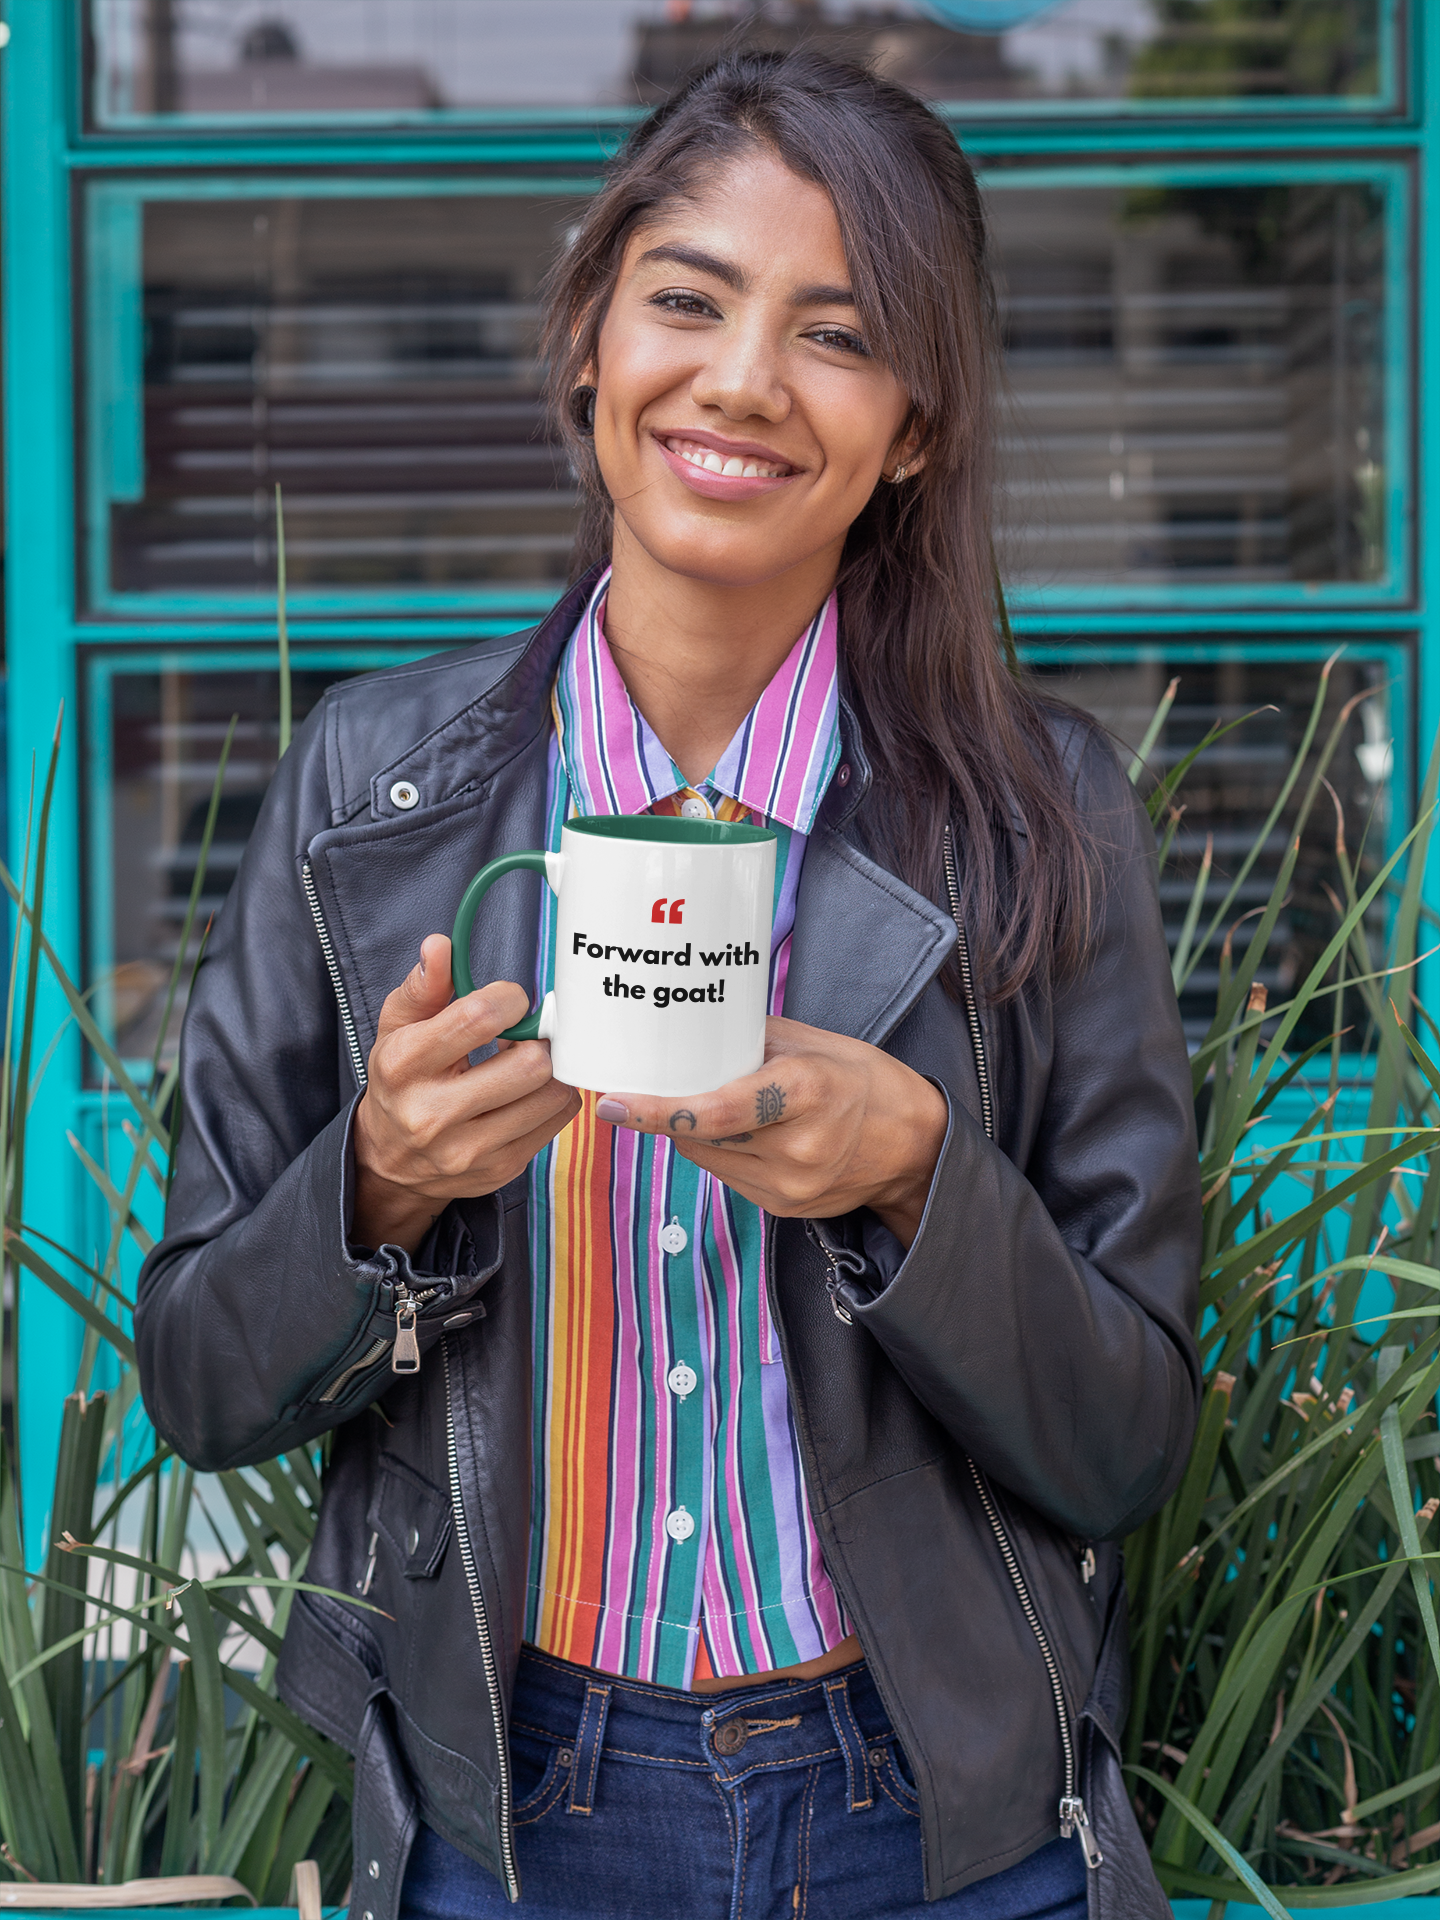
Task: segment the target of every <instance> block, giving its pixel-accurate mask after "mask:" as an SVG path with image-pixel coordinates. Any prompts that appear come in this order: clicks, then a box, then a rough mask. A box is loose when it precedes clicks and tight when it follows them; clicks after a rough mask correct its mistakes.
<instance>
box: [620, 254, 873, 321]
mask: <svg viewBox="0 0 1440 1920" xmlns="http://www.w3.org/2000/svg"><path fill="white" fill-rule="evenodd" d="M652 263H654V264H656V265H660V264H663V263H668V264H669V265H672V266H677V267H689V268H690V269H691V271H692V272H694V273H708V274H710V275H711V277H712V278H713V279H716V280H720V281H723V283H724V284H725V285H726V286H727V287H731V288H733V289H734V291H735V292H736V293H744V292H745V291H746V290H747V288H748V287H749V284H750V283H749V280H748V278H747V277H746V275H745V274H744V273H743V272H742V271H741V270H740V268H739V267H737V266H735V265H734V264H733V263H732V262H731V261H729V260H722V259H721V258H720V257H719V255H718V254H714V253H706V252H704V251H703V250H702V249H701V248H699V247H686V246H682V245H679V244H673V245H666V246H661V247H650V248H649V249H647V251H646V252H644V253H642V254H641V256H640V258H639V260H638V261H637V262H636V264H637V265H638V266H642V267H643V266H649V265H650V264H652ZM790 304H791V306H792V307H853V306H854V304H855V296H854V294H853V293H852V292H851V291H850V289H849V287H833V286H825V285H823V284H822V285H816V286H808V287H797V288H796V289H795V291H794V293H793V294H791V296H790Z"/></svg>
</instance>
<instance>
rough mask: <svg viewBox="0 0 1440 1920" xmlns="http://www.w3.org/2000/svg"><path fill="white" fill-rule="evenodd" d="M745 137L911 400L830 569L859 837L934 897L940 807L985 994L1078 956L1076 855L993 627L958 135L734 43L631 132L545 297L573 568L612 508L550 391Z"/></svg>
mask: <svg viewBox="0 0 1440 1920" xmlns="http://www.w3.org/2000/svg"><path fill="white" fill-rule="evenodd" d="M756 145H762V146H765V147H768V148H770V149H771V150H772V151H773V152H774V153H775V154H776V155H777V156H778V157H779V158H780V159H781V160H782V161H783V162H784V163H785V165H786V166H788V167H789V168H790V169H791V170H792V171H793V172H794V173H796V174H798V175H799V176H800V177H801V178H802V179H805V180H809V181H813V182H814V183H815V184H816V185H818V186H821V187H823V188H824V189H825V191H826V192H827V193H828V194H829V196H830V199H831V201H832V203H833V204H834V207H835V212H836V215H837V218H838V220H839V224H840V232H841V235H842V237H843V240H844V246H845V254H846V259H847V260H848V262H849V267H850V276H851V285H852V287H853V290H854V294H855V303H856V309H857V312H858V315H859V318H860V322H861V326H862V328H863V329H864V332H865V335H866V338H867V340H868V342H869V344H870V346H871V350H872V351H873V352H875V353H877V354H878V355H879V357H880V358H881V359H882V360H883V361H884V362H885V364H886V365H887V366H889V367H890V368H891V370H892V371H893V372H894V374H895V375H896V377H897V379H899V381H900V382H901V384H902V385H903V386H904V388H905V390H906V392H907V393H908V395H909V396H910V401H911V405H912V407H913V410H914V413H913V424H914V425H915V426H916V427H917V428H918V430H919V443H918V445H919V449H920V450H921V451H923V453H924V456H925V458H924V464H923V466H922V468H921V470H920V472H919V473H918V474H916V475H914V476H913V477H912V478H909V479H906V480H904V481H903V482H901V483H900V484H899V485H891V484H889V483H888V482H885V481H882V482H881V483H880V484H879V485H878V486H877V487H876V489H875V492H874V494H873V495H872V497H871V499H870V501H869V502H868V504H867V505H866V507H865V508H864V510H863V511H862V512H861V514H860V516H859V518H858V519H857V520H856V521H855V523H854V525H853V526H852V527H851V529H850V533H849V536H848V539H847V541H846V545H845V553H844V559H843V562H842V566H841V572H840V581H839V587H840V610H841V636H842V669H843V673H844V684H845V692H846V697H847V698H848V699H849V701H850V702H851V704H852V706H853V707H854V708H855V710H856V713H857V716H858V719H859V721H860V725H861V729H862V734H863V738H864V743H865V748H866V751H867V753H868V755H869V757H870V760H871V763H872V765H873V768H874V772H875V780H874V785H873V787H872V789H871V793H870V795H869V797H868V799H867V801H866V803H865V808H864V812H863V814H862V816H861V818H862V823H863V828H864V832H865V835H866V838H867V841H868V843H869V844H870V846H871V848H872V850H873V851H874V852H875V853H876V855H877V856H878V857H879V858H880V859H882V860H883V861H885V863H886V864H887V865H888V866H890V867H891V868H892V869H893V870H894V871H895V872H897V873H899V874H900V875H901V876H902V877H903V878H904V879H905V880H907V881H908V882H909V883H910V885H912V886H914V887H915V888H917V890H919V891H922V892H924V893H926V894H927V895H929V896H930V897H931V898H932V899H940V900H943V899H944V898H945V893H944V879H943V865H942V861H943V839H944V831H945V823H946V821H947V820H953V821H954V822H955V824H956V829H957V832H958V834H959V836H960V838H961V842H962V846H961V858H960V860H959V870H960V885H961V897H962V906H963V911H964V914H965V919H966V925H967V931H968V933H969V936H970V941H971V945H972V948H973V950H974V951H975V953H976V955H977V957H978V959H979V961H980V965H981V969H982V975H983V978H984V980H985V983H986V987H987V989H988V992H989V994H990V996H991V997H992V998H993V999H995V1000H1004V999H1006V998H1008V997H1009V996H1010V995H1012V994H1014V993H1015V992H1017V991H1018V990H1019V988H1020V987H1021V986H1023V985H1024V983H1025V982H1026V981H1027V980H1029V979H1030V978H1031V977H1032V976H1035V977H1037V979H1039V980H1045V979H1047V978H1053V977H1056V976H1059V977H1063V976H1065V975H1067V974H1069V973H1072V972H1073V971H1074V969H1075V968H1076V967H1077V966H1078V965H1079V964H1080V963H1081V960H1082V958H1083V956H1084V953H1085V950H1086V947H1087V943H1088V938H1089V924H1090V914H1091V893H1092V879H1091V876H1092V869H1093V865H1094V859H1093V853H1094V849H1093V842H1092V837H1091V835H1090V833H1089V831H1088V830H1087V827H1086V824H1085V821H1084V819H1083V818H1082V816H1081V815H1080V812H1079V810H1078V809H1077V807H1076V804H1075V800H1074V797H1073V793H1072V783H1071V780H1070V779H1069V778H1068V777H1067V775H1066V773H1065V770H1064V767H1063V766H1062V764H1061V759H1060V754H1059V752H1058V750H1057V747H1056V744H1055V734H1056V714H1057V706H1056V703H1055V702H1053V701H1049V700H1047V699H1045V698H1044V697H1043V696H1042V695H1041V693H1040V692H1039V690H1038V688H1037V686H1036V685H1035V684H1034V683H1033V682H1032V681H1031V680H1030V679H1029V678H1028V677H1027V676H1025V675H1024V674H1023V673H1022V672H1021V671H1020V669H1019V668H1018V667H1017V665H1016V663H1015V660H1014V655H1013V649H1011V648H1010V647H1009V646H1008V644H1007V643H1006V641H1005V640H1004V638H1003V637H1002V629H1003V625H1004V622H1003V607H1002V605H1001V602H1000V597H999V583H998V578H997V575H996V570H995V560H994V549H993V545H992V541H991V512H992V495H993V487H994V441H995V414H996V400H997V393H998V389H999V379H1000V374H999V329H998V324H997V318H996V304H995V294H994V289H993V285H992V282H991V277H990V270H989V264H988V250H987V239H986V226H985V215H984V209H983V207H982V205H981V201H980V195H979V192H978V190H977V188H976V185H975V176H974V174H973V173H972V172H971V170H970V166H969V163H968V162H967V161H966V159H965V157H964V155H963V154H962V153H961V152H960V149H959V147H958V146H957V145H956V143H955V139H954V136H953V135H952V134H951V133H950V131H949V129H948V128H947V127H946V126H945V125H944V124H943V122H941V121H940V120H939V119H937V118H936V116H935V115H934V114H933V113H931V112H930V110H929V109H928V108H927V107H926V106H925V105H924V104H923V103H922V102H921V101H920V100H918V99H916V97H915V96H914V95H913V94H911V93H907V92H906V91H905V90H904V89H903V88H901V87H897V86H893V85H891V84H890V83H889V82H887V81H884V80H881V79H878V78H877V77H876V76H875V75H874V74H872V73H869V72H868V71H866V70H865V69H864V68H863V67H859V66H853V65H850V64H848V63H845V62H841V61H837V60H832V59H829V58H827V57H825V56H823V55H821V54H818V53H815V52H813V51H810V50H808V49H805V48H803V47H802V48H800V49H799V50H797V51H794V52H790V53H782V54H777V53H747V52H735V53H731V54H729V55H727V56H726V57H724V58H723V59H721V60H720V61H718V62H717V63H716V64H715V65H714V66H712V67H710V68H709V69H708V70H706V71H705V72H703V73H700V74H698V75H697V76H696V77H694V78H693V79H691V80H689V81H687V82H686V83H685V84H684V85H683V86H681V87H680V88H679V89H678V91H677V92H675V93H674V94H673V95H672V96H671V97H670V99H668V100H667V101H666V102H665V103H664V104H663V105H662V106H660V107H659V108H657V110H656V111H655V112H654V113H652V114H651V115H650V116H649V118H648V119H646V120H645V121H644V122H643V123H642V124H641V125H640V126H639V127H637V128H636V130H635V131H634V133H632V134H631V136H630V138H629V139H628V140H627V141H626V143H625V145H624V147H623V148H622V149H621V151H620V153H619V154H618V155H617V156H616V158H615V160H614V162H613V164H612V166H611V168H610V171H609V175H608V178H607V181H606V184H605V186H604V187H603V188H602V190H601V191H600V193H599V194H598V195H597V196H596V198H595V199H594V200H593V201H592V202H591V204H590V207H589V209H588V211H587V213H586V215H585V218H584V220H583V221H582V223H581V225H580V229H579V231H578V233H577V234H576V235H575V236H574V238H573V241H572V243H571V244H570V246H569V247H568V248H567V249H566V251H565V253H564V255H563V257H562V258H561V259H560V260H559V261H558V262H557V264H556V266H555V268H554V269H553V271H552V273H551V276H550V280H549V282H548V286H547V289H546V319H545V328H544V339H543V343H542V344H543V351H544V353H545V356H546V360H547V363H548V368H549V376H548V377H549V396H550V402H551V409H552V413H553V416H554V419H555V422H556V425H557V427H558V428H559V431H560V432H561V434H562V435H563V436H564V439H565V441H566V443H567V445H568V447H569V450H570V453H571V456H572V459H573V461H574V464H575V468H576V471H577V472H578V474H579V475H580V482H581V497H582V510H581V517H580V526H579V530H578V534H577V537H576V543H575V552H574V573H575V575H576V577H578V576H579V574H580V573H582V572H583V571H584V570H585V569H586V568H587V567H589V566H591V565H593V563H594V562H595V561H597V560H600V559H603V558H605V557H606V556H607V555H608V553H609V551H610V539H611V526H612V517H613V507H612V504H611V501H610V497H609V495H608V493H607V492H606V490H605V487H604V484H603V482H602V480H601V477H600V472H599V468H598V466H597V464H596V460H595V453H594V448H593V445H592V444H591V443H590V442H589V441H587V440H586V439H585V438H584V437H583V436H582V435H581V434H580V433H579V432H577V430H576V426H575V423H574V421H573V419H572V417H571V413H570V408H569V400H570V396H571V393H572V391H573V389H574V388H575V386H576V385H577V384H578V383H579V382H580V380H581V378H582V375H583V372H584V369H585V368H586V366H587V365H590V364H593V362H594V360H595V357H596V351H597V342H598V338H599V333H600V328H601V324H602V322H603V320H604V317H605V311H606V307H607V305H608V303H609V299H610V295H611V292H612V290H613V288H614V285H615V281H616V277H617V275H618V272H619V269H620V264H621V259H622V256H623V254H624V251H625V246H626V243H627V241H628V240H629V239H630V237H631V235H632V234H633V233H634V232H635V231H636V229H637V228H638V227H641V226H642V225H645V224H646V223H648V222H649V221H650V220H651V219H653V218H654V217H655V216H656V214H657V213H658V212H659V210H660V209H661V208H664V207H668V206H670V205H673V204H674V202H675V201H677V200H684V199H686V198H688V197H692V196H693V195H695V194H696V193H697V192H698V191H700V190H702V189H703V187H704V186H705V185H706V184H707V183H708V182H709V181H711V180H713V178H714V177H715V174H716V172H717V170H718V169H720V168H722V167H724V166H726V165H727V164H729V163H730V162H731V161H732V160H733V159H734V158H735V157H736V156H737V155H739V154H740V153H742V152H744V151H745V150H746V149H753V148H754V147H755V146H756ZM1061 711H1063V712H1064V713H1065V714H1066V715H1067V717H1071V718H1072V719H1073V716H1070V710H1069V709H1063V710H1061ZM1017 828H1019V829H1020V831H1019V832H1017V831H1016V829H1017Z"/></svg>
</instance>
